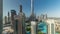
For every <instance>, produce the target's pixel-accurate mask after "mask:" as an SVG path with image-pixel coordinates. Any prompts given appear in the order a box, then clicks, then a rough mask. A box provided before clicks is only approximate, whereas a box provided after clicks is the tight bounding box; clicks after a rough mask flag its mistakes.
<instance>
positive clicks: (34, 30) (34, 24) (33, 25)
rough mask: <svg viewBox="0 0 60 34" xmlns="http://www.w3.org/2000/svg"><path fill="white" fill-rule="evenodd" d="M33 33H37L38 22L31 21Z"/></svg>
mask: <svg viewBox="0 0 60 34" xmlns="http://www.w3.org/2000/svg"><path fill="white" fill-rule="evenodd" d="M31 34H36V22H35V21H31Z"/></svg>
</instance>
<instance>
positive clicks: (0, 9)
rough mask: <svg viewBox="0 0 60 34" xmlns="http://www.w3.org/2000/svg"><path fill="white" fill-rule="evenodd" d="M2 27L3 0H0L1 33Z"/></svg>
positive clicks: (0, 33)
mask: <svg viewBox="0 0 60 34" xmlns="http://www.w3.org/2000/svg"><path fill="white" fill-rule="evenodd" d="M2 29H3V0H0V34H2V31H3V30H2Z"/></svg>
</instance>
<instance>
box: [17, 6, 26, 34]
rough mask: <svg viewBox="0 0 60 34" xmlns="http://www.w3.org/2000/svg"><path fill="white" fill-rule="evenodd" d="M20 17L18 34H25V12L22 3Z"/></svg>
mask: <svg viewBox="0 0 60 34" xmlns="http://www.w3.org/2000/svg"><path fill="white" fill-rule="evenodd" d="M18 16H19V19H18V34H25V14H24V13H23V12H22V5H20V12H19V15H18Z"/></svg>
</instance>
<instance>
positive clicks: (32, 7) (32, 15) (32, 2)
mask: <svg viewBox="0 0 60 34" xmlns="http://www.w3.org/2000/svg"><path fill="white" fill-rule="evenodd" d="M35 19H36V15H35V14H34V0H31V15H30V18H29V20H30V21H34V20H35Z"/></svg>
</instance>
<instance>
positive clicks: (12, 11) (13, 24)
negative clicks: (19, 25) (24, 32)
mask: <svg viewBox="0 0 60 34" xmlns="http://www.w3.org/2000/svg"><path fill="white" fill-rule="evenodd" d="M15 15H16V11H15V10H11V22H12V28H13V30H14V33H13V34H16V28H15V27H16V25H15V24H16V23H15V20H14V16H15Z"/></svg>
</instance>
